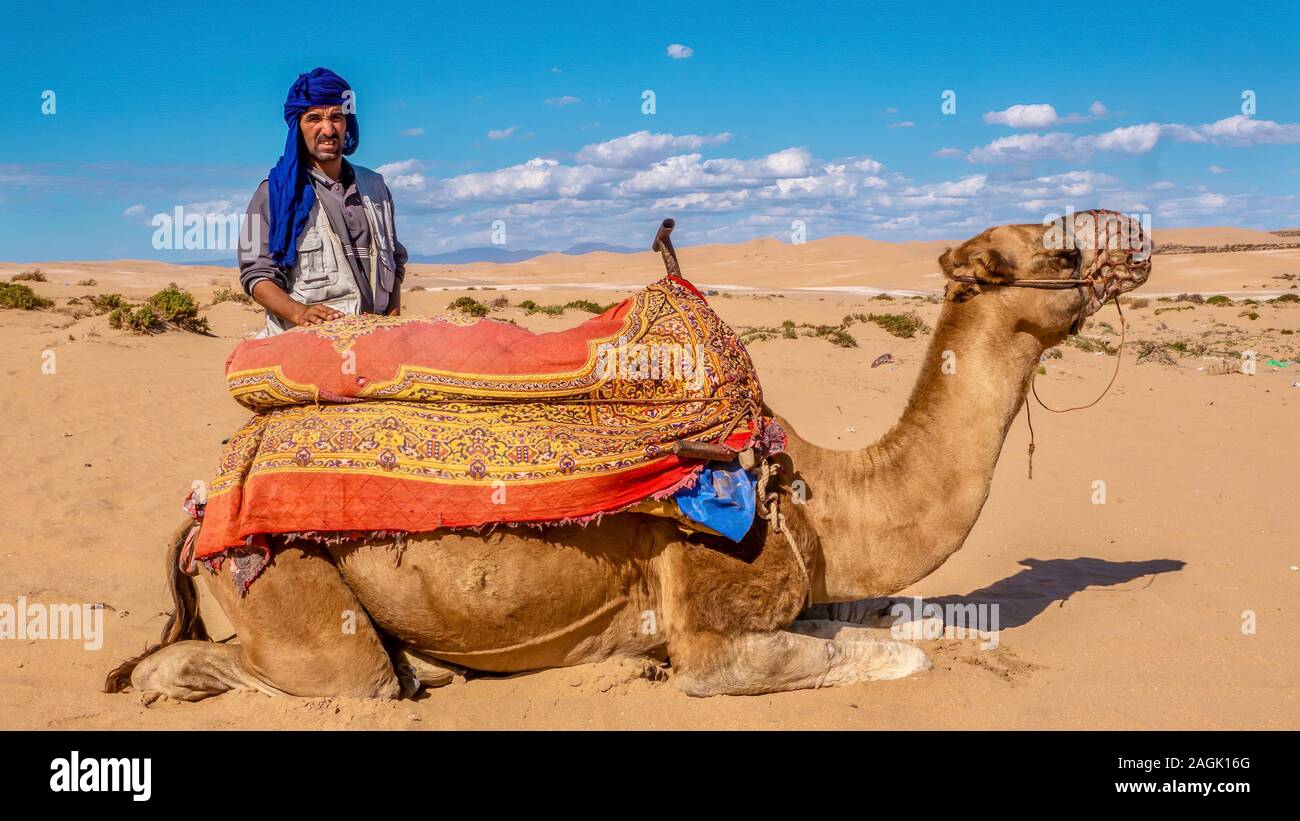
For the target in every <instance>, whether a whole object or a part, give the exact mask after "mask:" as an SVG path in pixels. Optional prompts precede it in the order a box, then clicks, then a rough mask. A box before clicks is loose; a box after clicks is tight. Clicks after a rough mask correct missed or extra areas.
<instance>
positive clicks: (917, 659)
mask: <svg viewBox="0 0 1300 821" xmlns="http://www.w3.org/2000/svg"><path fill="white" fill-rule="evenodd" d="M686 645H687V646H685V647H683V648H682V650H683V652H681V653H680V654H679V656H678V657H674V658H673V667H674V676H673V680H674V681H675V682H676V684H677V686H678V688H679V689H681V690H682V692H684V693H686V694H687V695H692V696H711V695H758V694H762V693H777V692H783V691H787V690H806V689H816V688H819V687H833V686H840V685H845V684H856V683H858V682H864V681H885V680H889V679H898V678H906V677H907V676H910V675H912V674H913V673H919V672H922V671H924V670H928V669H930V666H931V663H930V657H929V656H927V655H926V654H925V651H923V650H922V649H921V648H919V647H916V646H914V645H911V644H907V643H905V642H900V641H889V640H883V641H882V640H877V639H863V638H855V639H825V638H819V637H817V636H815V635H805V634H803V633H796V632H790V631H785V630H780V631H776V632H773V633H756V634H747V635H744V636H739V637H735V638H724V637H712V638H711V639H707V640H704V641H700V642H698V644H697V646H693V647H692V646H690V644H689V642H687V643H686ZM671 652H672V651H671V649H670V653H671ZM679 658H680V663H679Z"/></svg>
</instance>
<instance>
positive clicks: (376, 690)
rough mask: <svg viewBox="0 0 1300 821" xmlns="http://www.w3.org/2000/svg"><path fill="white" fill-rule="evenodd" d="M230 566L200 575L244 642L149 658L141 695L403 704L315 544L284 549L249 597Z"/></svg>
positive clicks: (182, 646)
mask: <svg viewBox="0 0 1300 821" xmlns="http://www.w3.org/2000/svg"><path fill="white" fill-rule="evenodd" d="M232 570H233V568H232V562H230V561H227V562H225V563H224V565H223V568H222V571H221V572H220V573H219V574H217V575H209V574H207V572H206V571H204V572H203V573H202V575H203V576H204V582H205V584H206V586H207V589H208V592H209V593H210V594H211V595H212V596H213V598H215V599H216V600H217V602H218V603H219V604H220V605H221V609H222V610H223V611H224V612H225V614H226V615H227V616H228V617H229V618H230V621H231V623H232V624H233V625H234V628H235V632H236V633H237V634H238V636H239V638H238V642H239V643H238V644H228V645H223V644H213V643H211V642H197V641H184V642H179V643H176V644H172V645H168V646H166V647H164V648H162V649H161V650H159V651H158V652H156V653H154V654H153V655H150V656H147V657H146V658H144V659H143V660H141V661H140V663H139V664H138V665H137V666H136V668H135V670H134V671H133V672H132V674H131V685H132V686H133V687H134V688H135V689H137V690H142V691H143V690H153V691H157V692H162V693H165V694H166V695H169V696H172V697H174V698H180V699H185V700H191V701H193V700H198V699H200V698H204V697H206V696H210V695H216V694H217V693H220V692H224V691H225V690H230V689H255V690H260V691H262V692H265V693H270V694H288V695H296V696H351V697H358V698H396V697H397V696H398V695H399V694H400V691H401V687H400V685H399V683H398V680H397V675H396V673H395V672H394V670H393V664H392V661H391V660H390V659H389V656H388V653H387V651H385V649H384V647H383V644H382V643H381V642H380V639H379V635H378V633H377V632H376V631H375V628H374V626H373V625H372V624H371V622H370V617H369V616H367V615H366V612H365V610H364V609H363V608H362V606H361V603H360V602H359V601H357V598H356V596H355V595H353V593H352V591H351V590H350V589H349V588H348V586H347V585H346V584H345V583H344V582H343V577H342V576H341V575H340V574H339V572H338V569H337V568H336V567H335V566H334V564H333V562H332V561H331V560H330V558H329V554H328V553H327V552H326V551H324V550H322V549H320V548H318V547H314V546H304V547H298V546H290V547H283V548H280V549H277V550H276V551H275V556H274V559H273V561H272V563H271V564H270V565H268V566H267V568H266V569H265V570H264V571H263V572H262V575H261V576H260V577H259V578H258V579H257V580H256V581H255V582H253V584H252V585H251V586H250V587H249V589H248V593H247V595H245V596H242V597H241V596H240V595H239V594H238V592H237V591H236V589H235V584H234V580H233V578H232V576H231V573H232Z"/></svg>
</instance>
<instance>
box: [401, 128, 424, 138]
mask: <svg viewBox="0 0 1300 821" xmlns="http://www.w3.org/2000/svg"><path fill="white" fill-rule="evenodd" d="M423 133H424V129H423V128H403V129H402V136H403V137H418V136H420V135H421V134H423Z"/></svg>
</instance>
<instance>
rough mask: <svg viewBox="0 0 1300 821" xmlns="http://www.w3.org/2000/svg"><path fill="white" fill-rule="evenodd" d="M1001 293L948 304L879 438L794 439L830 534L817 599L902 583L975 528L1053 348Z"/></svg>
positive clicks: (870, 592) (821, 525)
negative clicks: (1022, 323)
mask: <svg viewBox="0 0 1300 821" xmlns="http://www.w3.org/2000/svg"><path fill="white" fill-rule="evenodd" d="M996 302H997V299H996V296H995V294H992V293H986V294H984V295H981V296H980V297H978V298H976V299H973V300H970V301H968V302H965V303H960V304H958V303H951V302H949V303H945V305H944V308H943V312H942V313H941V315H940V317H939V322H938V327H937V328H936V329H935V334H934V339H933V341H932V342H931V344H930V349H929V351H928V352H927V353H926V357H925V362H924V364H923V365H922V367H921V373H920V376H919V377H918V379H917V384H916V388H915V389H914V390H913V392H912V396H911V399H910V400H909V401H908V404H907V408H906V410H905V411H904V412H903V416H902V418H901V419H899V421H898V423H897V424H896V425H895V426H894V427H893V429H892V430H890V431H889V432H888V433H887V434H885V435H884V436H883V437H882V438H881V439H880V441H878V442H876V443H875V444H874V445H871V446H870V447H867V448H865V449H863V450H860V451H832V450H827V449H824V448H818V447H816V446H813V445H811V444H809V443H807V442H805V441H803V440H801V439H799V437H798V436H791V446H790V450H791V456H792V457H793V458H794V461H795V466H796V469H798V470H799V471H800V472H802V473H803V474H804V475H805V476H807V479H808V490H809V493H810V498H809V503H810V504H809V507H808V512H809V513H810V514H811V516H812V519H813V522H814V525H815V527H816V529H817V532H818V534H819V535H820V540H821V549H822V563H821V572H820V573H819V574H818V575H819V579H818V583H817V584H816V590H815V593H814V595H815V598H816V599H817V600H818V601H843V600H848V599H856V598H865V597H869V596H877V595H885V594H888V593H893V592H896V591H898V590H901V589H903V588H904V587H907V586H908V585H910V584H912V583H913V582H915V581H917V580H918V579H921V578H923V577H925V576H926V575H928V574H929V573H930V572H931V571H933V570H934V569H935V568H936V567H938V566H939V565H940V564H942V563H943V562H944V561H945V560H946V559H947V558H948V557H949V556H950V555H952V554H953V553H954V552H956V551H957V549H958V548H960V547H961V545H962V543H963V542H964V541H965V539H966V535H967V534H968V533H969V532H970V529H971V527H973V526H974V524H975V520H976V518H977V517H978V516H979V513H980V509H981V508H982V507H983V505H984V500H985V499H986V498H987V497H988V492H989V486H990V484H991V483H992V480H993V469H994V467H995V466H996V464H997V459H998V454H999V453H1000V452H1001V450H1002V443H1003V440H1004V439H1005V438H1006V433H1007V429H1008V428H1009V427H1010V425H1011V422H1012V420H1013V419H1014V418H1015V415H1016V412H1017V410H1019V408H1020V405H1021V403H1022V402H1023V401H1024V398H1025V391H1026V389H1027V386H1028V381H1029V377H1030V375H1031V373H1032V370H1033V369H1034V368H1036V367H1037V365H1038V360H1039V356H1040V355H1041V354H1042V351H1043V346H1042V344H1041V342H1040V341H1039V340H1038V339H1037V338H1036V337H1035V336H1034V335H1033V334H1031V333H1028V332H1025V331H1018V330H1017V329H1016V328H1015V327H1014V325H1013V323H1012V322H1011V321H1010V320H1008V319H1007V318H1006V317H1005V316H1004V315H1002V314H1001V312H1000V311H998V310H997V305H996Z"/></svg>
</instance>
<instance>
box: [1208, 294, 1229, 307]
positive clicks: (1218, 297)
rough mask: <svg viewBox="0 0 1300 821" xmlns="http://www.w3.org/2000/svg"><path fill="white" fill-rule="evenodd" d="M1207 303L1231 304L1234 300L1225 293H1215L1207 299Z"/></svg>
mask: <svg viewBox="0 0 1300 821" xmlns="http://www.w3.org/2000/svg"><path fill="white" fill-rule="evenodd" d="M1205 304H1206V305H1231V304H1232V300H1231V299H1229V298H1228V297H1226V296H1224V295H1223V294H1215V295H1214V296H1212V297H1210V298H1209V299H1207V300H1205Z"/></svg>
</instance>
